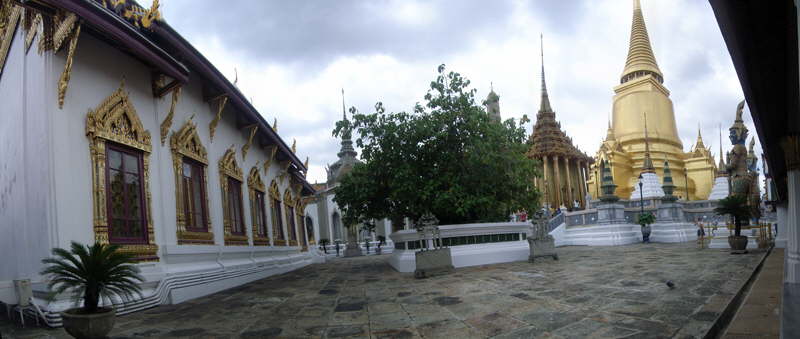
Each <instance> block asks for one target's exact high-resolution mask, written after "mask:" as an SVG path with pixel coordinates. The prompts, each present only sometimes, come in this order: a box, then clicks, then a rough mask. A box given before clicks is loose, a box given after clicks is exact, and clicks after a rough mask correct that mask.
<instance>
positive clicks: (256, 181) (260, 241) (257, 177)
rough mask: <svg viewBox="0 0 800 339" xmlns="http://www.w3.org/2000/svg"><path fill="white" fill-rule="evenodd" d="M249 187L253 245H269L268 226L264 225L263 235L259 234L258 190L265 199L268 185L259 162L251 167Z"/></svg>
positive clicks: (265, 221) (248, 177)
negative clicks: (262, 178) (260, 171)
mask: <svg viewBox="0 0 800 339" xmlns="http://www.w3.org/2000/svg"><path fill="white" fill-rule="evenodd" d="M247 188H248V191H249V196H250V218H251V219H250V220H251V221H252V226H251V227H250V230H251V232H252V234H253V246H269V232H267V230H268V229H269V228H268V226H267V225H263V227H264V235H263V236H261V235H259V234H258V228H259V227H260V226H261V225H258V209H257V208H256V207H257V206H256V203H257V202H258V201H257V200H256V192H260V193H262V194H264V198H265V199H266V197H267V195H266V192H267V190H266V186H265V185H264V182H263V181H261V174H259V173H258V164H256V166H253V168H251V169H250V174H249V175H248V176H247ZM264 203H266V201H264ZM261 208H264V209H266V208H267V206H261ZM265 212H266V211H265ZM264 223H265V224H266V223H267V220H266V219H265V220H264Z"/></svg>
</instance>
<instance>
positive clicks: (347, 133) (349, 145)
mask: <svg viewBox="0 0 800 339" xmlns="http://www.w3.org/2000/svg"><path fill="white" fill-rule="evenodd" d="M342 121H344V122H345V123H346V126H345V128H344V130H343V131H342V148H341V149H340V150H339V153H337V154H336V155H338V156H339V158H340V159H341V158H343V157H345V156H349V157H353V158H355V157H356V155H358V153H357V152H356V150H355V149H354V148H353V140H352V136H353V127H352V126H350V122H349V121H348V120H347V110H346V109H345V105H344V88H342Z"/></svg>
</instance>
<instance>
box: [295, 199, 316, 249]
mask: <svg viewBox="0 0 800 339" xmlns="http://www.w3.org/2000/svg"><path fill="white" fill-rule="evenodd" d="M313 199H314V198H313V197H303V198H299V199H297V200H299V201H301V203H302V205H301V206H302V207H301V210H302V211H303V227H304V228H303V230H305V232H306V234H307V237H308V244H309V245H316V244H317V241H316V240H315V239H314V225H313V224H312V225H311V233H309V232H308V225H306V219H305V218H306V215H305V213H306V206H308V203H309V202H311V200H313Z"/></svg>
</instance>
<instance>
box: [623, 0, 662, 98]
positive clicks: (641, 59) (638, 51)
mask: <svg viewBox="0 0 800 339" xmlns="http://www.w3.org/2000/svg"><path fill="white" fill-rule="evenodd" d="M647 74H653V75H655V77H656V79H658V82H660V83H663V82H664V80H663V78H664V75H663V74H661V70H660V69H658V63H656V57H655V55H654V54H653V48H652V47H651V45H650V37H649V35H648V34H647V26H645V23H644V16H643V15H642V6H641V4H640V3H639V0H633V20H632V22H631V39H630V45H629V47H628V58H627V60H626V61H625V69H624V70H623V71H622V77H621V80H620V82H621V83H624V82H627V81H629V80H631V79H634V78H638V77H640V76H644V75H647Z"/></svg>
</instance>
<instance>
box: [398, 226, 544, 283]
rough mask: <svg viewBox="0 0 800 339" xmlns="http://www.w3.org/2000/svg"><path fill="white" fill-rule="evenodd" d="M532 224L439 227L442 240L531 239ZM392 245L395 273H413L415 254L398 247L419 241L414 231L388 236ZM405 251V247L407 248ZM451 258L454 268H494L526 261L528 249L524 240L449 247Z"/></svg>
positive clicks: (403, 231) (399, 232)
mask: <svg viewBox="0 0 800 339" xmlns="http://www.w3.org/2000/svg"><path fill="white" fill-rule="evenodd" d="M530 229H531V224H529V223H525V222H505V223H479V224H463V225H445V226H439V230H440V232H441V237H442V238H451V237H461V236H472V235H488V234H508V233H514V234H519V233H523V234H526V235H530ZM389 237H390V238H391V239H392V241H393V242H394V243H395V249H394V252H392V255H391V257H390V258H389V265H391V266H392V267H393V268H394V269H395V270H397V271H398V272H414V270H415V269H416V266H417V264H416V254H415V253H416V252H417V251H418V250H409V249H398V248H397V244H398V243H407V242H413V241H418V240H420V236H419V234H418V233H417V231H416V230H402V231H398V232H395V233H392V234H391V235H390V236H389ZM406 248H407V247H406ZM449 248H450V254H451V256H452V258H453V266H454V267H467V266H478V265H488V264H497V263H503V262H513V261H524V260H528V255H529V254H530V247H529V246H528V241H527V240H524V239H520V240H516V241H503V242H494V243H483V244H470V245H456V246H450V247H449Z"/></svg>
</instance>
